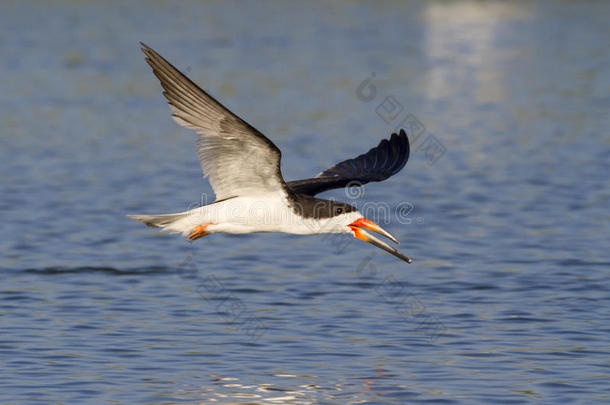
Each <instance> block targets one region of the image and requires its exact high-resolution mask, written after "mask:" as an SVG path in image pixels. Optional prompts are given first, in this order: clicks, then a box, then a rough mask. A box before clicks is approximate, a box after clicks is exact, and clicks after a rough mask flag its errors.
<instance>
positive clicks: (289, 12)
mask: <svg viewBox="0 0 610 405" xmlns="http://www.w3.org/2000/svg"><path fill="white" fill-rule="evenodd" d="M2 9H3V10H2V13H0V27H1V30H2V33H3V35H2V36H0V54H1V55H2V58H1V59H0V69H1V72H2V80H0V107H1V108H0V111H1V112H0V128H1V134H0V162H1V163H0V165H1V166H0V167H1V170H0V195H1V196H2V197H1V198H0V221H1V223H2V227H1V228H0V229H1V230H0V252H1V256H0V271H1V277H2V278H1V284H0V331H1V332H2V333H1V334H0V402H1V403H3V404H12V403H28V404H34V403H41V404H48V403H86V402H90V403H104V402H114V403H160V402H162V403H175V402H187V403H278V404H279V403H285V404H290V403H295V404H305V403H324V404H331V403H332V404H346V403H368V404H373V403H375V404H377V403H379V404H381V403H419V402H429V403H473V402H478V403H531V402H546V403H568V402H572V403H604V402H608V401H609V397H610V385H609V384H608V381H609V379H608V377H609V375H610V374H609V367H610V363H609V362H608V358H609V352H610V350H609V346H610V339H609V337H608V335H609V332H610V328H609V327H608V325H610V314H609V312H610V311H609V303H610V302H609V301H610V300H609V298H610V294H609V293H610V289H609V283H610V275H609V269H610V258H608V242H609V240H610V215H609V207H610V204H609V199H610V180H609V175H608V173H609V172H610V163H609V162H610V136H609V134H608V127H610V122H609V121H610V120H609V115H608V111H609V108H610V98H609V94H610V60H609V54H608V47H609V46H610V35H609V32H608V25H607V15H609V13H610V7H609V4H608V3H605V2H590V3H588V2H539V3H536V4H533V3H521V2H511V3H508V2H507V3H504V2H498V3H496V2H485V3H482V2H425V3H424V2H390V3H384V4H383V5H381V4H372V3H371V4H368V5H367V4H356V3H352V2H332V3H330V4H322V3H316V4H310V5H307V6H306V5H305V4H303V5H289V4H280V3H277V4H274V5H273V7H271V8H268V7H262V6H260V5H258V4H256V3H246V4H242V3H225V2H223V3H211V4H207V3H198V2H184V3H183V2H181V3H178V4H172V3H167V2H163V1H155V2H141V3H137V2H133V3H130V4H124V3H111V4H109V5H108V4H102V3H99V4H98V3H93V2H74V1H68V0H66V1H61V2H55V4H51V3H47V2H40V3H32V2H4V3H3V6H2ZM140 40H141V41H144V42H146V43H147V44H149V45H150V46H152V47H153V48H155V49H157V50H158V51H159V52H161V53H162V54H163V55H164V56H166V57H167V58H168V59H170V60H171V61H173V62H174V63H175V64H176V65H177V66H178V67H179V68H181V69H184V70H185V71H187V72H189V74H190V75H191V76H192V77H193V78H194V79H195V80H196V81H198V82H199V83H202V84H203V85H204V87H206V88H207V89H209V90H210V91H211V92H212V93H213V94H215V95H216V96H217V97H219V98H220V99H221V100H223V101H224V102H225V103H226V104H227V105H228V106H229V107H231V108H232V109H233V110H235V111H237V112H238V113H239V114H241V115H242V116H244V117H245V118H246V119H247V120H248V121H250V122H251V123H252V124H253V125H254V126H256V127H257V128H259V129H260V130H261V131H263V132H264V133H266V134H268V135H269V137H270V138H271V139H273V141H274V142H276V144H277V145H278V146H279V147H280V148H281V149H282V150H283V159H284V160H283V171H284V175H285V177H286V178H287V179H296V178H300V177H305V176H310V175H313V174H315V173H317V172H319V171H320V170H322V169H324V168H326V167H328V166H330V165H332V164H333V163H335V162H336V161H338V160H340V159H344V158H348V157H352V156H355V155H356V154H359V153H361V152H364V151H366V150H367V149H368V148H369V147H371V146H374V145H376V144H377V142H378V141H379V140H380V139H381V138H383V137H386V136H387V135H388V134H389V133H390V131H391V130H392V129H393V128H394V127H396V126H397V125H399V123H400V122H401V121H402V120H403V119H405V117H409V116H410V117H411V118H410V121H408V123H409V124H410V125H411V124H413V123H414V121H413V119H416V120H417V122H419V123H420V124H421V125H422V126H423V127H424V128H420V129H419V130H416V127H415V126H411V129H412V133H411V138H412V140H413V145H412V148H413V154H412V157H411V160H410V161H409V163H408V164H407V166H406V168H405V169H404V170H403V172H401V173H400V174H399V175H397V176H395V177H394V178H392V179H390V180H388V181H386V182H384V183H380V184H370V185H368V186H366V187H365V188H364V190H362V192H357V193H356V194H354V195H349V196H346V195H345V194H344V193H343V192H342V191H340V192H334V193H329V194H328V195H332V196H334V197H336V198H338V199H341V200H344V201H349V202H351V203H352V204H355V205H358V206H359V207H362V206H363V205H364V204H365V203H369V204H370V203H372V202H373V203H375V202H377V203H379V202H386V203H387V206H384V207H382V208H383V209H382V211H380V212H382V214H383V217H382V218H380V219H379V220H380V221H381V222H382V223H383V224H384V226H385V227H386V228H387V229H388V230H389V231H390V232H392V233H393V234H395V235H396V236H397V237H398V239H400V240H401V241H402V245H401V249H402V250H403V251H404V252H405V253H406V254H408V255H409V256H413V257H414V258H415V259H416V261H415V263H414V264H411V265H407V264H405V263H404V262H401V261H399V260H397V259H396V258H394V257H392V256H390V255H387V254H385V253H384V252H381V251H378V250H377V249H375V248H374V247H372V246H370V245H367V244H364V243H362V242H360V241H357V240H353V239H350V238H349V237H347V239H337V238H335V237H328V236H315V237H298V236H286V235H275V234H260V235H246V236H225V235H214V236H212V237H209V238H204V239H201V240H199V241H197V242H196V243H192V244H189V243H187V242H185V241H184V240H183V239H181V238H180V237H176V236H173V237H172V236H168V235H163V234H160V233H159V232H156V231H155V230H151V229H149V228H146V227H144V226H142V225H141V224H139V223H136V222H134V221H130V220H128V219H126V218H125V215H126V214H128V213H159V212H176V211H181V210H184V209H186V208H188V207H189V206H191V207H192V206H194V205H196V204H198V203H200V202H201V201H202V200H204V201H205V200H206V198H207V201H208V202H209V201H211V196H212V194H211V189H210V187H209V185H208V184H207V182H205V181H202V179H201V177H200V176H201V173H200V171H199V165H198V163H197V158H196V154H195V151H194V136H193V135H192V134H191V133H190V132H189V131H186V130H183V129H181V128H179V127H178V126H176V125H175V124H174V123H173V122H172V121H171V119H170V118H169V110H168V108H167V106H166V104H165V102H164V100H163V99H162V96H161V94H160V93H161V90H160V86H159V85H158V82H157V80H156V79H155V78H154V77H153V75H152V73H151V72H150V69H149V68H148V66H147V65H146V64H145V62H144V60H143V55H142V54H141V52H140V51H139V50H138V41H140ZM367 79H368V81H367V82H365V83H364V84H363V81H365V80H367ZM365 84H366V86H365ZM359 86H360V87H359ZM384 103H385V104H384ZM394 115H396V116H394ZM381 116H383V117H384V118H385V119H387V120H388V121H389V122H388V123H386V122H385V121H384V119H382V117H381ZM413 131H415V132H416V133H415V134H414V133H413ZM416 135H417V136H416ZM202 193H203V195H202ZM405 207H408V209H406V210H405ZM374 209H376V208H374ZM384 209H385V211H384ZM380 215H381V214H380Z"/></svg>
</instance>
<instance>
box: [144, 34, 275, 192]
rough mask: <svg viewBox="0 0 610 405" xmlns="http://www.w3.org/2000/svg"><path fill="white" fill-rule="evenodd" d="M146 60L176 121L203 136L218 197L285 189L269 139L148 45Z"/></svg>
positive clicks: (200, 145) (202, 149)
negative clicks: (162, 90) (159, 83)
mask: <svg viewBox="0 0 610 405" xmlns="http://www.w3.org/2000/svg"><path fill="white" fill-rule="evenodd" d="M140 44H141V45H142V51H143V52H144V54H145V55H146V61H147V62H148V64H149V65H150V66H151V67H152V69H153V73H154V74H155V76H157V78H158V79H159V81H160V82H161V86H162V87H163V89H164V90H165V91H164V92H163V95H164V96H165V98H167V101H168V104H169V106H170V108H171V109H172V111H173V114H172V117H173V118H174V120H175V121H176V122H177V123H178V124H180V125H181V126H183V127H186V128H189V129H192V130H194V131H196V132H197V133H198V134H199V139H198V140H197V152H198V154H199V160H200V161H201V169H202V170H203V174H204V176H207V177H208V179H209V181H210V184H211V186H212V188H213V189H214V193H215V194H216V199H218V200H221V199H225V198H230V197H235V196H245V195H253V194H260V193H261V192H265V191H276V190H281V189H283V187H284V186H285V183H284V179H283V178H282V173H281V171H280V159H281V155H282V154H281V152H280V150H279V149H278V148H277V146H275V145H274V144H273V142H271V141H270V140H269V139H267V137H265V136H264V135H263V134H261V133H260V132H259V131H257V130H256V129H255V128H253V127H252V126H251V125H250V124H248V123H247V122H245V121H244V120H242V119H241V118H239V117H238V116H237V115H235V114H233V113H232V112H231V111H229V110H228V109H227V108H226V107H224V106H223V105H222V104H220V103H219V102H218V101H216V99H214V98H213V97H212V96H210V95H209V94H207V93H206V92H205V91H203V90H202V89H201V88H199V86H197V85H196V84H195V83H193V82H192V81H191V80H190V79H189V78H188V77H186V76H185V75H184V74H182V73H181V72H180V71H179V70H178V69H176V68H175V67H174V66H172V64H171V63H169V62H168V61H166V60H165V59H164V58H163V57H161V55H159V54H158V53H157V52H155V51H154V50H152V49H151V48H150V47H148V46H147V45H145V44H143V43H140Z"/></svg>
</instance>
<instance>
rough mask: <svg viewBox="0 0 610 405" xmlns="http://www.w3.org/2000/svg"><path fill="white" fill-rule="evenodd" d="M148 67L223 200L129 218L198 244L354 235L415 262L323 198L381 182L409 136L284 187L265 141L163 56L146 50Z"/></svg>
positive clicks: (404, 154)
mask: <svg viewBox="0 0 610 405" xmlns="http://www.w3.org/2000/svg"><path fill="white" fill-rule="evenodd" d="M141 45H142V51H143V52H144V54H145V55H146V61H147V62H148V64H149V65H150V66H151V67H152V70H153V73H154V74H155V76H157V78H158V79H159V80H160V81H161V86H162V87H163V89H164V90H165V91H164V92H163V95H164V96H165V98H167V100H168V104H169V106H170V108H171V110H172V112H173V114H172V117H173V118H174V120H175V121H176V122H177V123H178V124H180V125H181V126H183V127H186V128H189V129H192V130H194V131H195V132H197V133H198V134H199V138H198V140H197V152H198V154H199V160H200V161H201V168H202V169H203V173H204V176H206V177H208V179H209V181H210V184H211V186H212V189H213V190H214V193H215V194H216V201H214V202H213V203H211V204H208V205H205V206H202V207H198V208H195V209H192V210H189V211H185V212H181V213H177V214H162V215H129V217H130V218H133V219H136V220H138V221H141V222H143V223H144V224H146V225H148V226H153V227H160V228H163V230H165V231H169V232H171V233H181V234H183V235H184V236H186V237H187V238H188V239H189V240H191V241H192V240H196V239H199V238H201V237H203V236H206V235H210V234H213V233H229V234H243V233H254V232H283V233H290V234H299V235H313V234H321V233H336V234H351V235H353V236H354V237H356V238H358V239H361V240H363V241H366V242H369V243H371V244H373V245H375V246H377V247H379V248H381V249H383V250H385V251H387V252H389V253H391V254H393V255H394V256H396V257H399V258H400V259H402V260H404V261H406V262H407V263H411V261H412V260H411V259H410V258H409V257H407V256H405V255H403V254H402V253H400V252H399V251H398V250H396V249H395V248H393V247H392V246H390V245H388V244H387V243H385V242H383V241H382V240H380V239H378V238H377V237H375V236H373V235H371V234H370V233H368V232H367V231H366V230H370V231H373V232H376V233H379V234H381V235H383V236H385V237H387V238H389V239H391V240H392V241H393V242H395V243H398V241H397V240H396V238H394V237H393V236H392V235H391V234H390V233H389V232H387V231H386V230H384V229H383V228H382V227H380V226H379V225H377V224H376V223H374V222H373V221H371V220H369V219H367V218H365V217H364V216H363V215H362V214H361V213H360V212H358V210H357V209H356V208H355V207H353V206H352V205H349V204H346V203H344V202H339V201H334V200H325V199H321V198H316V197H315V195H316V194H318V193H321V192H323V191H327V190H332V189H336V188H344V187H350V186H352V185H356V184H357V185H362V184H366V183H368V182H371V181H382V180H385V179H387V178H388V177H390V176H392V175H394V174H396V173H398V172H399V171H400V170H401V169H402V168H403V166H404V165H405V163H406V162H407V160H408V159H409V139H408V138H407V135H406V134H405V132H404V130H401V131H400V133H399V134H392V135H391V137H390V139H389V140H387V139H384V140H382V141H381V142H380V143H379V145H378V146H377V147H375V148H373V149H371V150H369V151H368V152H367V153H365V154H362V155H360V156H358V157H356V158H354V159H349V160H346V161H343V162H341V163H338V164H336V165H335V166H333V167H331V168H330V169H327V170H324V171H323V172H322V173H320V174H318V175H317V176H316V177H314V178H311V179H305V180H297V181H289V182H286V181H284V178H283V177H282V172H281V170H280V158H281V152H280V150H279V149H278V147H277V146H275V145H274V144H273V142H271V141H270V140H269V139H268V138H267V137H266V136H264V135H263V134H262V133H260V132H259V131H257V130H256V129H255V128H254V127H252V126H251V125H250V124H248V123H247V122H246V121H244V120H242V119H241V118H239V117H238V116H237V115H235V114H233V113H232V112H231V111H229V110H228V109H227V108H226V107H224V106H223V105H222V104H220V102H218V101H217V100H216V99H214V98H213V97H212V96H210V95H209V94H207V93H206V92H205V91H203V90H202V89H201V88H200V87H199V86H197V85H196V84H195V83H193V82H192V81H191V80H190V79H189V78H188V77H186V76H185V75H184V74H182V73H181V72H180V71H179V70H178V69H176V68H175V67H174V66H172V64H171V63H169V62H168V61H166V60H165V59H164V58H163V57H161V56H160V55H159V54H158V53H157V52H155V51H154V50H152V49H151V48H149V47H148V46H146V45H145V44H142V43H141Z"/></svg>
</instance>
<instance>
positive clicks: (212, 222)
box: [192, 194, 319, 235]
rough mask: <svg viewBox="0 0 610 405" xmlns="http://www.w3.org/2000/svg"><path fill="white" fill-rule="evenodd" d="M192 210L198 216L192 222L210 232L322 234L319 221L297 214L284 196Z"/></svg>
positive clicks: (233, 200) (239, 199)
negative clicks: (318, 226)
mask: <svg viewBox="0 0 610 405" xmlns="http://www.w3.org/2000/svg"><path fill="white" fill-rule="evenodd" d="M193 211H196V215H195V216H194V217H193V218H192V219H194V220H195V222H196V223H197V224H198V225H199V224H200V225H207V227H206V232H208V233H231V234H243V233H253V232H284V233H292V234H300V235H310V234H314V233H319V232H318V231H319V229H317V227H316V225H317V224H316V221H315V220H313V219H307V218H303V217H301V216H299V215H296V214H295V212H294V211H293V209H292V208H291V207H290V206H289V205H288V201H287V200H286V198H285V197H284V196H283V195H282V194H280V195H278V194H263V195H260V196H252V197H236V198H231V199H228V200H226V201H220V202H218V203H213V204H210V205H207V206H204V207H201V208H197V209H195V210H193Z"/></svg>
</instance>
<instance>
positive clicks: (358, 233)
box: [348, 218, 413, 263]
mask: <svg viewBox="0 0 610 405" xmlns="http://www.w3.org/2000/svg"><path fill="white" fill-rule="evenodd" d="M348 226H349V227H350V228H351V229H352V231H354V236H355V237H356V238H358V239H360V240H363V241H365V242H368V243H370V244H371V245H375V246H377V247H378V248H380V249H383V250H385V251H386V252H388V253H391V254H393V255H394V256H396V257H398V258H400V259H402V260H404V261H405V262H407V263H411V262H412V261H413V259H411V258H410V257H407V256H405V255H403V254H402V253H400V252H399V251H398V250H396V249H394V248H393V247H392V246H390V245H388V244H387V243H385V242H384V241H382V240H381V239H378V238H376V237H375V236H373V235H371V234H370V233H368V232H367V231H365V229H368V230H371V231H373V232H377V233H380V234H382V235H383V236H385V237H386V238H388V239H390V240H392V241H393V242H395V243H399V242H398V240H396V238H395V237H393V236H392V235H391V234H390V233H389V232H388V231H386V230H385V229H383V228H382V227H380V226H379V225H377V224H376V223H374V222H373V221H371V220H368V219H366V218H360V219H357V220H356V221H354V222H352V223H351V224H349V225H348Z"/></svg>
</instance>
